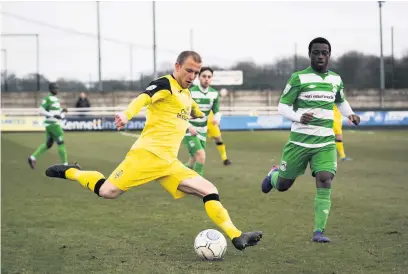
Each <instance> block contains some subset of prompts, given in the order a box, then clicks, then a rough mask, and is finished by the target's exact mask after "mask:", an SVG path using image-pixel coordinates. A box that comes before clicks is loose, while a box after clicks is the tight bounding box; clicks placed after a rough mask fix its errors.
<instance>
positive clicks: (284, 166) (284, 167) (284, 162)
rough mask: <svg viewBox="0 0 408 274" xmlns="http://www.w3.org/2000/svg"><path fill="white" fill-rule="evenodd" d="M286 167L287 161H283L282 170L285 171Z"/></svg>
mask: <svg viewBox="0 0 408 274" xmlns="http://www.w3.org/2000/svg"><path fill="white" fill-rule="evenodd" d="M286 167H287V163H286V161H282V163H281V164H280V167H279V169H280V170H282V171H285V170H286Z"/></svg>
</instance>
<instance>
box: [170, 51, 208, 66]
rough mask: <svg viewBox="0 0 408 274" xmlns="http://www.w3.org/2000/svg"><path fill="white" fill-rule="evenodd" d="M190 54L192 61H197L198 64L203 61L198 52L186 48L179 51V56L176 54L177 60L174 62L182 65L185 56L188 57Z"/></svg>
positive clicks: (185, 58)
mask: <svg viewBox="0 0 408 274" xmlns="http://www.w3.org/2000/svg"><path fill="white" fill-rule="evenodd" d="M190 56H191V57H192V58H193V60H194V62H197V63H200V64H201V63H202V62H203V61H202V59H201V56H200V54H198V53H197V52H195V51H192V50H186V51H183V52H181V53H180V54H179V56H177V61H176V62H177V63H178V64H180V65H182V64H184V62H185V61H186V60H187V58H188V57H190Z"/></svg>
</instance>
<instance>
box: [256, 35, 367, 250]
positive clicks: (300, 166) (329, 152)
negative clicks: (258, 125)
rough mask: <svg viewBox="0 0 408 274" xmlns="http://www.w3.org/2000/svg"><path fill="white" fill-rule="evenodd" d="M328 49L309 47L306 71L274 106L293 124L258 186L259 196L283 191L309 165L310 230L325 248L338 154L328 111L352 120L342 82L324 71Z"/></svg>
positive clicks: (316, 43)
mask: <svg viewBox="0 0 408 274" xmlns="http://www.w3.org/2000/svg"><path fill="white" fill-rule="evenodd" d="M330 54H331V45H330V43H329V42H328V41H327V40H326V39H324V38H321V37H318V38H315V39H314V40H312V41H311V42H310V44H309V57H310V63H311V66H310V67H308V68H307V69H305V70H302V71H297V72H295V73H293V74H292V76H291V78H290V79H289V82H288V84H287V85H286V87H285V89H284V91H283V93H282V96H281V99H280V102H279V106H278V111H279V113H280V114H282V115H283V116H284V117H285V118H287V119H290V120H292V121H293V123H292V128H291V133H290V137H289V142H288V143H286V145H285V147H284V148H283V155H282V159H281V163H280V166H274V167H273V168H272V170H271V171H270V172H269V174H268V175H267V176H266V177H265V179H264V180H263V182H262V192H264V193H268V192H269V191H271V190H272V189H273V188H275V189H277V190H278V191H286V190H288V189H289V188H290V187H291V186H292V185H293V183H294V182H295V179H296V178H297V177H298V176H300V175H302V174H303V173H304V171H305V169H306V167H307V164H309V165H310V169H311V171H312V175H313V176H314V177H316V188H317V189H316V197H315V203H314V211H315V225H314V230H313V237H312V241H314V242H329V241H330V240H329V239H328V238H327V237H325V236H323V231H324V230H325V228H326V223H327V219H328V216H329V212H330V207H331V181H332V179H333V178H334V176H335V174H336V169H337V154H336V145H335V140H334V133H333V117H334V113H333V106H334V104H336V105H337V107H338V109H339V110H340V112H341V114H342V115H343V116H346V117H348V118H349V120H350V121H351V122H353V123H354V124H355V125H358V124H359V123H360V117H359V116H357V115H356V114H354V112H353V110H352V109H351V107H350V105H349V103H348V102H347V101H346V99H345V97H344V94H343V88H344V86H343V82H342V79H341V77H340V76H339V75H338V74H336V73H334V72H332V71H330V70H328V69H327V66H328V61H329V58H330Z"/></svg>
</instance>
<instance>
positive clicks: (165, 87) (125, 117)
mask: <svg viewBox="0 0 408 274" xmlns="http://www.w3.org/2000/svg"><path fill="white" fill-rule="evenodd" d="M170 90H171V87H170V82H169V80H168V79H167V78H159V79H157V80H156V81H153V82H151V83H150V85H149V86H148V87H147V88H146V90H145V91H144V92H143V93H142V94H140V95H139V96H137V97H136V98H135V99H133V100H132V102H130V104H129V105H128V106H127V108H126V110H125V111H123V112H121V113H118V114H116V115H115V125H116V128H117V129H118V130H119V129H121V128H123V127H124V126H125V125H126V124H127V122H128V121H129V120H131V119H132V118H133V117H134V116H135V115H136V114H138V113H139V112H140V111H141V110H142V108H143V107H145V106H148V105H150V104H154V103H155V102H157V101H159V100H162V99H165V98H166V97H167V96H169V95H170V94H171V91H170Z"/></svg>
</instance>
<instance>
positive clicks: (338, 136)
mask: <svg viewBox="0 0 408 274" xmlns="http://www.w3.org/2000/svg"><path fill="white" fill-rule="evenodd" d="M333 111H334V120H333V131H334V137H335V140H336V148H337V153H338V154H339V157H340V160H341V161H351V158H349V157H347V156H346V153H345V152H344V144H343V130H342V129H343V125H342V120H343V117H342V115H341V113H340V111H339V109H338V108H337V106H336V105H334V108H333Z"/></svg>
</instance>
